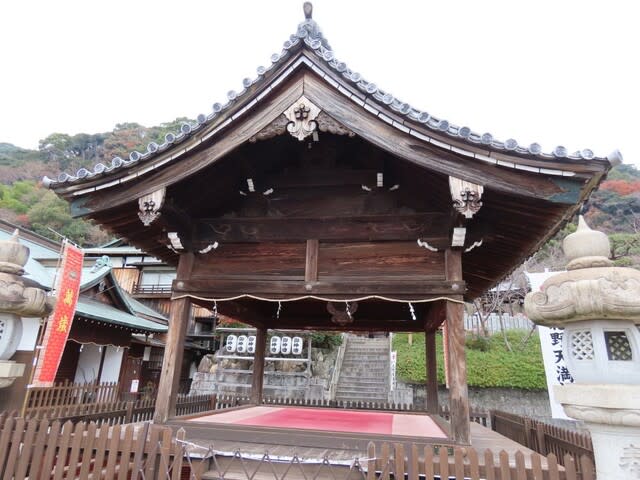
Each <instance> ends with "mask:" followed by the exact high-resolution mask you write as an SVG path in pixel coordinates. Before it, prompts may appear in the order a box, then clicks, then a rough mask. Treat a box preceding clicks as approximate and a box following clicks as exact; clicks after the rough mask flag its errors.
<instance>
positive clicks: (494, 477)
mask: <svg viewBox="0 0 640 480" xmlns="http://www.w3.org/2000/svg"><path fill="white" fill-rule="evenodd" d="M194 447H195V448H194ZM194 452H197V455H195V456H194V455H193V453H194ZM224 462H226V465H223V464H224ZM234 462H235V468H233V467H234V465H233V464H234ZM312 463H313V464H312ZM563 463H564V466H561V465H560V464H559V462H558V459H557V457H556V456H555V455H554V454H552V453H551V454H549V455H547V456H542V455H539V454H533V455H531V456H525V455H524V454H523V453H522V452H517V453H516V454H515V455H513V456H509V455H508V454H507V453H506V452H504V451H501V452H498V453H497V454H495V453H494V452H492V451H490V450H487V451H485V452H483V453H481V454H479V453H478V452H476V450H474V449H473V448H470V447H467V448H457V447H456V448H450V447H447V446H441V447H438V446H433V445H426V446H424V445H421V446H418V445H416V444H408V445H406V444H389V443H382V444H378V445H375V444H374V443H369V446H368V450H367V452H366V458H354V459H353V461H352V462H350V464H351V465H350V466H345V462H344V459H343V460H341V461H336V462H334V461H332V460H331V452H330V451H329V452H327V453H326V455H325V457H324V460H323V461H322V463H321V464H318V463H317V460H316V461H314V462H307V461H305V460H304V459H303V460H301V459H300V457H298V456H297V455H293V456H292V457H291V458H289V459H286V458H278V459H277V460H275V459H272V458H271V457H270V456H269V455H268V454H265V455H259V456H258V457H257V459H256V457H255V455H254V456H250V455H244V454H243V453H242V452H241V451H240V450H236V451H235V452H233V455H231V456H230V454H229V452H226V453H220V452H216V451H215V450H214V449H213V446H209V447H205V446H198V445H194V444H193V443H191V442H188V441H185V439H184V430H178V432H176V434H175V435H173V434H172V431H171V429H170V428H169V427H163V426H155V425H151V424H149V423H145V424H137V425H127V426H120V425H115V426H109V425H106V424H105V425H102V426H98V425H96V424H95V423H87V422H78V423H76V424H73V423H72V422H66V423H62V422H60V421H58V420H55V421H53V422H49V420H47V419H40V420H37V419H32V420H26V419H24V418H14V417H11V416H8V415H0V478H2V479H3V480H26V479H27V478H28V479H29V480H38V479H41V480H62V479H75V480H89V479H91V480H101V479H109V480H111V479H118V480H129V479H131V480H137V479H138V478H141V479H144V480H152V479H158V480H178V479H181V478H189V479H190V480H199V479H201V478H203V474H204V473H205V472H209V474H208V475H207V477H206V478H217V479H220V480H225V479H233V480H254V479H255V478H272V476H273V478H274V479H276V480H303V479H305V478H307V479H308V478H314V479H315V478H318V479H320V478H323V479H324V478H328V479H333V480H353V479H354V478H359V479H361V480H391V479H395V480H398V479H405V478H406V479H407V480H425V479H427V480H430V479H436V478H438V479H451V478H454V479H457V480H458V479H464V480H481V479H491V480H530V479H532V480H543V479H544V480H594V479H595V474H594V468H593V462H592V461H591V459H590V458H588V457H587V456H583V457H581V458H580V459H579V460H578V463H576V461H575V460H574V457H573V456H571V455H567V456H565V458H564V459H563ZM578 467H579V468H578ZM321 469H323V472H321V473H322V474H321V475H319V472H320V470H321ZM276 470H278V471H279V472H280V473H279V474H277V475H276V473H275V472H276ZM260 472H262V473H260ZM264 472H267V474H268V475H269V476H268V477H264V475H263V474H264ZM305 472H307V473H305ZM314 472H315V473H314ZM257 473H260V474H259V475H258V476H256V474H257ZM354 474H355V477H354V476H353V475H354Z"/></svg>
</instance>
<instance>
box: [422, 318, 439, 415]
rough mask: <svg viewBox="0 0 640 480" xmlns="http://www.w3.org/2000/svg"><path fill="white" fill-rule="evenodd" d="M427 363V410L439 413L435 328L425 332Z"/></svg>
mask: <svg viewBox="0 0 640 480" xmlns="http://www.w3.org/2000/svg"><path fill="white" fill-rule="evenodd" d="M424 344H425V351H426V359H425V360H426V362H427V363H426V365H427V412H429V413H430V414H432V415H437V414H438V413H439V405H440V404H439V400H438V363H437V362H438V360H437V356H436V332H435V331H434V330H433V329H430V330H429V331H426V332H425V334H424Z"/></svg>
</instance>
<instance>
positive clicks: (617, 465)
mask: <svg viewBox="0 0 640 480" xmlns="http://www.w3.org/2000/svg"><path fill="white" fill-rule="evenodd" d="M554 394H555V396H556V399H557V400H558V401H559V402H560V403H561V404H562V406H563V407H564V411H565V412H566V414H567V415H568V416H570V417H572V418H575V419H577V420H582V421H584V422H585V425H586V427H587V428H588V429H589V431H590V432H591V439H592V441H593V449H594V453H595V459H596V472H597V477H598V478H603V479H609V478H612V479H613V478H625V479H629V480H640V385H618V384H608V385H600V384H597V385H596V384H572V385H558V386H556V387H555V388H554Z"/></svg>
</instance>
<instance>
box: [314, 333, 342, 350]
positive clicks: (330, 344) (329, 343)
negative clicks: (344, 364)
mask: <svg viewBox="0 0 640 480" xmlns="http://www.w3.org/2000/svg"><path fill="white" fill-rule="evenodd" d="M341 344H342V335H341V334H339V333H334V332H315V333H313V334H312V335H311V345H312V346H313V347H315V348H324V349H329V350H333V349H334V348H336V347H339V346H340V345H341Z"/></svg>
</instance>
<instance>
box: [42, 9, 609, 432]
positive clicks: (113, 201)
mask: <svg viewBox="0 0 640 480" xmlns="http://www.w3.org/2000/svg"><path fill="white" fill-rule="evenodd" d="M305 16H306V19H305V20H304V21H303V22H302V23H301V24H300V25H299V27H298V30H297V32H296V33H295V34H294V35H292V36H291V37H290V38H289V40H287V41H286V42H285V44H284V48H283V50H282V51H281V53H279V54H274V55H273V56H272V57H271V63H270V65H269V66H268V67H260V68H258V75H257V77H256V78H254V79H248V78H247V79H245V80H244V81H243V89H242V90H241V91H239V92H229V94H228V98H227V100H226V101H225V102H224V103H216V104H215V105H213V111H212V112H210V113H209V114H208V115H200V116H199V117H198V119H197V122H196V123H195V124H185V125H183V127H182V129H181V131H180V132H177V133H176V134H169V135H167V136H166V139H165V142H164V143H162V144H161V145H158V144H155V143H151V144H149V145H148V147H147V149H146V151H145V152H137V151H134V152H132V153H131V154H130V155H129V158H126V159H122V158H114V159H113V160H112V161H111V163H110V164H109V165H104V164H98V165H96V166H95V167H94V168H93V169H92V170H88V169H81V170H80V171H78V172H77V173H76V174H75V175H69V174H66V173H63V174H61V175H60V176H59V177H58V178H57V179H55V180H52V179H48V178H45V183H46V184H47V185H48V186H49V187H50V188H52V189H53V190H54V191H55V192H56V193H57V194H58V195H60V196H61V197H63V198H65V199H66V200H68V201H69V202H70V203H71V207H72V211H73V214H74V215H76V216H84V217H88V218H91V219H93V220H95V221H96V222H98V223H100V224H102V225H103V226H105V227H106V228H108V229H109V230H110V231H112V232H113V233H114V234H116V235H118V236H122V237H125V238H126V239H127V240H128V241H129V242H130V243H131V244H133V245H135V246H136V247H138V248H140V249H142V250H144V251H146V252H148V253H149V254H151V255H154V256H156V257H158V258H160V259H163V260H165V261H166V262H169V263H170V264H174V265H177V272H178V273H177V279H176V280H175V281H174V284H173V297H172V309H171V320H170V326H169V334H168V339H167V346H166V351H165V352H166V353H165V357H164V364H163V367H162V376H161V380H160V392H159V395H158V400H157V407H156V415H155V419H156V421H160V422H162V421H166V420H167V419H168V418H170V417H172V416H173V415H174V411H175V400H176V391H177V386H178V384H177V382H178V374H179V370H180V364H181V358H182V349H183V347H182V345H183V343H184V338H185V329H186V319H187V316H188V313H189V308H190V305H191V303H192V302H195V303H197V304H200V305H203V306H210V307H213V305H214V304H215V305H216V306H217V309H218V311H220V312H222V313H225V314H228V315H231V316H234V317H236V318H238V319H239V320H241V321H243V322H246V323H248V324H250V325H253V326H255V327H257V329H258V335H257V347H256V354H255V355H256V357H255V358H256V361H255V362H254V375H253V396H252V398H253V401H254V402H255V403H260V402H261V393H262V373H263V367H264V365H263V362H261V361H260V359H262V358H264V352H265V341H266V332H267V329H269V328H279V329H284V328H292V329H311V330H343V331H358V330H360V331H403V332H419V331H424V332H426V346H427V359H426V360H427V364H428V368H427V371H428V388H427V390H428V410H429V412H431V413H437V408H438V407H437V384H436V377H435V362H436V354H435V331H436V329H437V328H438V327H439V326H440V325H441V324H442V323H443V322H446V324H447V328H448V335H447V337H448V340H447V341H448V355H449V358H448V365H449V374H450V397H451V405H450V406H451V429H450V438H451V439H453V440H455V441H458V442H461V443H467V442H468V440H469V404H468V398H467V380H466V365H465V350H464V346H465V343H464V340H465V339H464V334H465V332H464V326H463V302H464V300H465V299H473V298H475V297H477V296H479V295H481V294H482V293H483V292H484V291H486V290H487V289H489V288H491V287H492V286H493V285H495V284H496V283H497V282H499V281H500V280H501V279H502V278H503V277H504V276H505V275H507V274H509V273H510V272H511V271H512V270H513V269H514V268H515V267H516V266H517V265H519V264H520V263H521V262H522V261H523V260H525V259H526V258H527V257H528V256H530V255H531V254H532V253H534V252H535V251H536V250H537V249H538V248H539V247H540V246H541V245H542V244H543V242H545V241H546V240H547V239H548V238H549V237H551V236H552V235H553V234H554V233H555V232H557V231H558V229H559V228H560V227H561V226H562V225H563V224H564V223H565V222H566V221H567V220H568V219H570V218H571V217H572V216H573V215H574V214H575V213H576V211H577V210H578V208H579V206H580V204H581V203H582V202H584V200H585V199H586V198H587V197H588V196H589V194H590V193H591V192H592V191H593V189H594V188H596V187H597V185H598V184H599V182H600V181H601V180H602V178H603V177H604V175H606V173H607V171H608V170H609V169H610V168H611V165H612V162H615V161H619V154H618V153H617V152H616V153H615V154H613V155H611V156H609V158H604V157H596V156H595V155H594V154H593V152H591V151H590V150H583V151H580V152H576V153H570V152H568V151H567V150H566V149H565V148H564V147H557V148H556V149H555V150H554V151H553V152H552V153H545V152H543V151H542V150H541V148H540V146H539V145H538V144H532V145H529V146H522V145H519V144H518V143H517V142H516V141H515V140H512V139H509V140H506V141H499V140H497V139H495V138H494V137H493V136H492V135H491V134H488V133H484V134H479V133H476V132H474V131H473V130H471V129H469V128H467V127H460V126H456V125H454V124H453V123H450V122H449V121H447V120H444V119H441V118H437V117H435V116H432V115H430V114H429V113H427V112H424V111H421V110H417V109H416V108H414V107H412V106H411V105H409V104H407V103H404V102H402V101H401V100H399V99H398V98H396V97H394V96H393V95H392V94H390V93H388V92H386V91H383V90H381V89H380V88H378V87H377V85H376V84H375V83H373V82H370V81H367V80H365V78H364V77H362V76H361V75H360V74H359V73H356V72H354V71H352V70H351V69H350V68H349V67H348V66H347V65H346V64H345V63H344V62H342V61H340V60H338V59H337V58H336V57H335V56H334V53H333V50H332V49H331V48H330V46H329V43H328V42H327V40H326V39H325V38H324V37H323V35H322V33H321V32H320V29H319V28H318V25H317V24H316V22H315V21H314V20H313V19H312V15H311V5H310V4H305Z"/></svg>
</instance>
